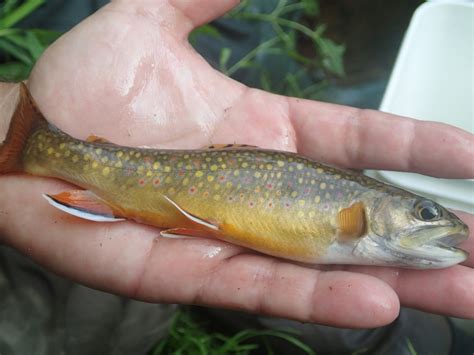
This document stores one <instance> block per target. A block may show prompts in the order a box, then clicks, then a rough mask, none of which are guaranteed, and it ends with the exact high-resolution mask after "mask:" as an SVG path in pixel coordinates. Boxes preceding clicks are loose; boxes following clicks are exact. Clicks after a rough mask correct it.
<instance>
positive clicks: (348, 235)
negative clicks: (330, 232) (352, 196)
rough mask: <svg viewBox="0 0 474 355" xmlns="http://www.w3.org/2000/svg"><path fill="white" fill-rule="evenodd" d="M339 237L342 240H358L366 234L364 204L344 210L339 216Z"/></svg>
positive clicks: (356, 204) (357, 204) (354, 205)
mask: <svg viewBox="0 0 474 355" xmlns="http://www.w3.org/2000/svg"><path fill="white" fill-rule="evenodd" d="M337 224H338V228H339V237H340V238H341V239H342V240H351V239H357V238H359V237H361V236H362V235H364V234H365V232H366V222H365V209H364V204H363V203H362V202H357V203H354V204H353V205H351V206H350V207H347V208H344V209H342V210H340V211H339V213H338V214H337Z"/></svg>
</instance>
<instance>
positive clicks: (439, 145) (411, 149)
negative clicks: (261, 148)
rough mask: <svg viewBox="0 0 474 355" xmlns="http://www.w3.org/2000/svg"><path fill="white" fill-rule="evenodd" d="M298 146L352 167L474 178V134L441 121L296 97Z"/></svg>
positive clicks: (293, 113) (293, 110)
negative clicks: (435, 121)
mask: <svg viewBox="0 0 474 355" xmlns="http://www.w3.org/2000/svg"><path fill="white" fill-rule="evenodd" d="M289 103H290V113H289V114H290V118H291V120H292V122H293V125H294V128H295V131H296V136H297V142H298V151H299V152H300V153H302V154H304V155H308V156H311V157H313V158H315V159H316V160H320V161H325V162H328V163H332V164H335V165H338V166H343V167H352V168H358V169H362V168H373V169H386V170H401V171H413V172H419V173H423V174H427V175H432V176H439V177H447V178H474V164H472V162H473V161H474V149H472V147H473V146H474V136H473V135H472V134H470V133H468V132H465V131H463V130H461V129H458V128H455V127H452V126H448V125H445V124H441V123H434V122H426V121H417V120H414V119H408V118H403V117H400V116H395V115H391V114H388V113H383V112H378V111H373V110H359V109H355V108H350V107H344V106H339V105H332V104H326V103H320V102H315V101H309V100H300V99H295V98H291V99H289Z"/></svg>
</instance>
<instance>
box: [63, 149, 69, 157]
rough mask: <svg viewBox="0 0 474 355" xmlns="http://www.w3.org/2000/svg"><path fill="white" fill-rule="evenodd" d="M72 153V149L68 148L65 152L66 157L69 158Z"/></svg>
mask: <svg viewBox="0 0 474 355" xmlns="http://www.w3.org/2000/svg"><path fill="white" fill-rule="evenodd" d="M70 155H71V151H70V150H66V151H65V152H64V156H65V157H66V158H68V157H69V156H70Z"/></svg>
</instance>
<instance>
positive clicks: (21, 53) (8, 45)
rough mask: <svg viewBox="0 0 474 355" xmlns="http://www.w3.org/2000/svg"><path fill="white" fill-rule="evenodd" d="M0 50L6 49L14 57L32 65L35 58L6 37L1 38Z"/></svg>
mask: <svg viewBox="0 0 474 355" xmlns="http://www.w3.org/2000/svg"><path fill="white" fill-rule="evenodd" d="M0 50H3V51H5V52H6V53H7V54H10V55H11V56H13V57H14V58H16V59H18V60H20V61H21V62H23V63H25V64H28V65H32V64H33V60H32V59H31V57H30V56H29V54H28V52H27V51H25V50H24V49H23V48H21V47H19V46H18V45H16V44H14V43H12V42H10V41H8V40H7V39H5V38H0Z"/></svg>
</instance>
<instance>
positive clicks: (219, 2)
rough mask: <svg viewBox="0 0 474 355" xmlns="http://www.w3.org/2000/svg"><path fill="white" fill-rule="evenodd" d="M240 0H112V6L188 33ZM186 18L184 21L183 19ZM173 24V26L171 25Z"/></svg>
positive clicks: (224, 11) (223, 12) (221, 13)
mask: <svg viewBox="0 0 474 355" xmlns="http://www.w3.org/2000/svg"><path fill="white" fill-rule="evenodd" d="M239 2H240V1H239V0H169V1H164V0H136V1H133V2H131V1H130V0H112V3H111V6H112V7H119V8H122V10H124V11H125V12H128V13H130V12H134V13H137V14H141V15H144V16H146V17H152V18H155V19H156V20H157V22H162V20H163V19H165V20H166V22H167V24H166V25H167V26H169V27H175V28H176V29H179V30H180V32H181V33H183V34H185V35H187V34H188V33H189V32H191V31H192V30H193V29H194V28H195V27H198V26H201V25H202V24H205V23H207V22H210V21H212V20H214V19H216V18H218V17H219V16H221V15H223V14H225V13H226V12H227V11H229V10H230V9H232V8H233V7H234V6H236V5H237V4H238V3H239ZM183 20H184V21H183ZM170 25H171V26H170Z"/></svg>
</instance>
